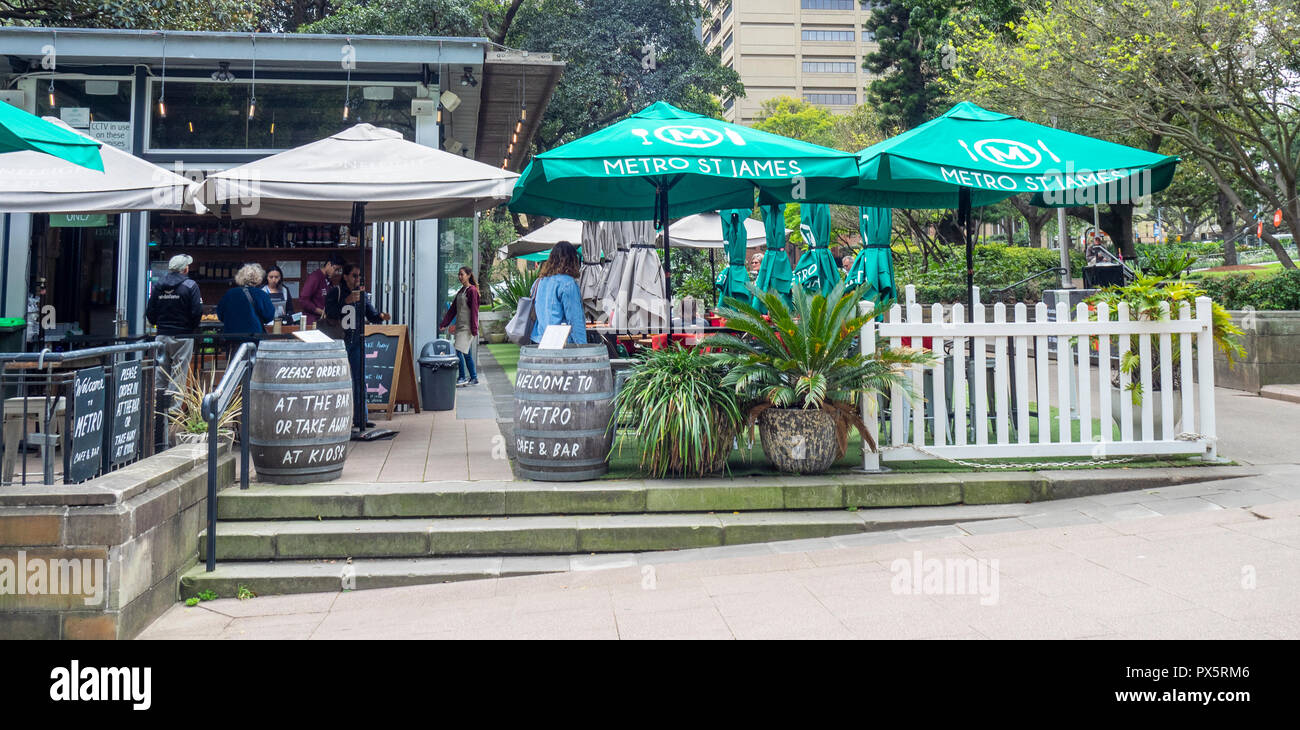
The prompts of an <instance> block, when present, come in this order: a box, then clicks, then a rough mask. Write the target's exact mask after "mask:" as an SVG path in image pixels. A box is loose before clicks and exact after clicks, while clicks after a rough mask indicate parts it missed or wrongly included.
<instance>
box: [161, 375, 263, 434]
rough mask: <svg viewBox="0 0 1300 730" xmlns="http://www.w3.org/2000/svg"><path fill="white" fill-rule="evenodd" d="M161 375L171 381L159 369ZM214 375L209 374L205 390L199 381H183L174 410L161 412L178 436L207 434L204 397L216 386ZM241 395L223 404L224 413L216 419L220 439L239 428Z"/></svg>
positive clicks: (241, 405) (170, 379) (168, 376)
mask: <svg viewBox="0 0 1300 730" xmlns="http://www.w3.org/2000/svg"><path fill="white" fill-rule="evenodd" d="M158 372H162V373H163V375H164V376H165V377H166V378H167V379H168V381H169V382H173V383H174V382H175V381H173V380H172V378H171V375H170V374H169V373H167V372H165V371H163V370H162V369H159V371H158ZM216 378H217V374H216V373H209V374H208V383H207V388H206V389H205V388H204V385H203V380H202V378H195V379H193V380H190V379H189V378H186V383H185V385H184V386H183V387H177V390H178V391H179V401H178V403H177V407H176V409H175V410H170V411H166V412H164V414H163V415H165V416H166V417H167V420H168V422H170V423H171V425H172V427H173V428H175V429H176V431H177V432H179V433H200V434H205V433H207V432H208V422H207V421H206V420H204V418H203V396H205V395H207V394H208V393H210V392H212V390H213V389H214V388H215V387H216ZM243 398H244V395H243V393H239V394H237V395H236V396H235V397H234V398H231V399H230V403H228V404H227V405H226V410H225V411H224V412H223V413H222V414H221V416H220V417H219V418H218V419H217V433H218V435H220V436H222V437H229V436H230V435H231V434H232V433H234V428H235V427H237V426H238V425H239V414H240V413H241V409H242V408H243Z"/></svg>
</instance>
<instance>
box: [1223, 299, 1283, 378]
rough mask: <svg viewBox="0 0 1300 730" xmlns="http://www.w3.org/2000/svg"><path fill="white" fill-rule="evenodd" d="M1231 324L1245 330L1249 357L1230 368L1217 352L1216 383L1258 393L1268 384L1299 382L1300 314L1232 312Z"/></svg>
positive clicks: (1242, 340) (1244, 340)
mask: <svg viewBox="0 0 1300 730" xmlns="http://www.w3.org/2000/svg"><path fill="white" fill-rule="evenodd" d="M1231 314H1232V323H1233V324H1235V325H1237V326H1238V327H1240V328H1241V329H1242V332H1243V334H1242V337H1241V344H1242V346H1243V347H1245V348H1246V356H1245V357H1244V358H1243V359H1241V360H1240V361H1238V362H1236V363H1234V364H1233V365H1232V366H1231V367H1229V365H1228V360H1227V358H1226V357H1225V356H1224V355H1223V353H1222V352H1219V351H1218V349H1216V350H1215V351H1214V384H1215V385H1217V386H1219V387H1221V388H1234V389H1237V390H1246V391H1250V392H1252V393H1258V392H1259V390H1260V388H1263V387H1264V386H1266V385H1278V384H1283V383H1300V357H1296V353H1297V352H1300V312H1297V311H1290V310H1282V311H1270V312H1251V311H1239V310H1238V311H1233V312H1231Z"/></svg>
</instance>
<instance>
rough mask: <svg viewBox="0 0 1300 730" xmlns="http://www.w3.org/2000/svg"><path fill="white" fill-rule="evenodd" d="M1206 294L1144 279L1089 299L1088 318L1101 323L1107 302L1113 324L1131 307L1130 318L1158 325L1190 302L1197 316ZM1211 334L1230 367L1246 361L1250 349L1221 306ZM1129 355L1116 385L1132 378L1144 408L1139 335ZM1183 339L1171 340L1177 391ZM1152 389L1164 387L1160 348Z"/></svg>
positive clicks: (1214, 309)
mask: <svg viewBox="0 0 1300 730" xmlns="http://www.w3.org/2000/svg"><path fill="white" fill-rule="evenodd" d="M1205 295H1206V293H1205V290H1204V289H1202V288H1200V287H1198V286H1196V285H1195V284H1193V283H1192V282H1190V281H1186V280H1178V281H1164V280H1162V279H1161V278H1160V277H1158V276H1140V277H1138V278H1137V279H1136V280H1135V281H1133V282H1131V283H1129V284H1126V285H1124V286H1112V287H1107V288H1105V289H1102V290H1101V291H1099V292H1097V293H1096V294H1094V295H1093V296H1091V297H1089V298H1088V299H1085V300H1084V302H1085V303H1086V304H1087V305H1088V316H1089V318H1090V319H1092V320H1093V321H1096V320H1097V305H1098V304H1100V303H1102V302H1105V304H1106V305H1107V307H1108V308H1109V310H1110V314H1109V318H1110V320H1111V321H1118V319H1119V305H1120V304H1121V303H1123V304H1127V305H1128V309H1129V318H1130V319H1136V320H1144V321H1151V322H1158V321H1164V320H1168V319H1169V318H1170V317H1171V316H1172V317H1177V316H1178V311H1179V309H1180V308H1181V306H1182V304H1183V303H1184V302H1186V303H1187V304H1188V305H1189V306H1191V308H1192V313H1193V315H1194V314H1195V312H1196V299H1197V298H1198V297H1203V296H1205ZM1162 304H1168V305H1169V312H1168V313H1166V312H1165V311H1164V309H1163V308H1162V307H1161V305H1162ZM1210 334H1211V335H1212V336H1213V338H1214V346H1215V348H1216V349H1217V350H1219V351H1220V352H1222V353H1223V355H1224V357H1225V358H1226V359H1227V361H1228V366H1229V367H1232V365H1233V364H1234V363H1235V362H1236V361H1237V360H1238V359H1240V358H1242V357H1245V355H1246V348H1244V347H1242V345H1241V335H1242V331H1241V329H1240V328H1238V327H1237V326H1236V325H1234V324H1233V323H1232V315H1231V314H1229V313H1228V310H1226V309H1224V308H1223V306H1222V305H1220V304H1219V303H1218V302H1213V303H1212V304H1211V306H1210ZM1128 337H1129V347H1128V352H1126V353H1124V355H1123V356H1122V357H1121V358H1120V362H1119V370H1118V372H1116V373H1115V375H1114V376H1113V381H1112V382H1113V383H1114V384H1116V385H1118V383H1119V373H1120V372H1124V373H1128V374H1129V375H1130V376H1131V377H1130V379H1129V383H1128V386H1127V390H1128V391H1129V392H1130V393H1132V397H1133V403H1134V404H1135V405H1141V403H1142V383H1141V380H1140V378H1139V377H1138V376H1139V375H1140V373H1139V372H1138V369H1139V368H1140V367H1141V366H1142V362H1141V356H1140V355H1139V351H1138V345H1139V340H1138V335H1129V336H1128ZM1096 339H1097V338H1095V337H1094V338H1092V340H1093V342H1092V343H1091V345H1092V348H1093V349H1094V350H1095V349H1097V343H1096ZM1180 339H1181V338H1179V337H1171V338H1170V355H1171V358H1170V359H1171V360H1172V362H1171V363H1170V364H1171V365H1173V366H1174V367H1173V371H1174V382H1173V385H1172V387H1173V388H1175V389H1177V388H1181V387H1182V370H1181V369H1180V368H1179V367H1178V364H1179V362H1180V360H1181V359H1182V352H1180V349H1181V348H1180V347H1179V340H1180ZM1151 386H1152V388H1154V389H1156V390H1160V389H1161V383H1160V352H1159V348H1153V350H1152V353H1151Z"/></svg>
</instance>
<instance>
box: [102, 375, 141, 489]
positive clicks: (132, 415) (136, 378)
mask: <svg viewBox="0 0 1300 730" xmlns="http://www.w3.org/2000/svg"><path fill="white" fill-rule="evenodd" d="M141 367H142V363H141V361H139V360H132V361H128V362H120V363H118V364H117V367H115V368H114V369H113V427H112V430H111V431H110V432H109V433H110V437H109V438H110V439H111V441H110V442H109V454H108V458H109V463H110V464H113V465H116V464H124V463H126V462H128V461H131V460H133V459H135V458H136V456H137V455H138V454H139V452H140V422H141V411H142V405H143V397H142V396H143V393H142V392H141V382H140V371H141Z"/></svg>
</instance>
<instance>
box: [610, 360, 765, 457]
mask: <svg viewBox="0 0 1300 730" xmlns="http://www.w3.org/2000/svg"><path fill="white" fill-rule="evenodd" d="M614 418H615V419H616V421H617V422H618V423H620V424H624V425H625V426H627V427H630V428H634V429H635V430H636V432H637V438H636V441H635V443H636V447H637V449H639V450H640V467H641V470H642V471H644V472H645V473H647V474H649V475H651V476H654V477H664V476H668V475H674V476H680V475H689V476H704V475H706V474H708V473H710V472H711V471H713V469H714V467H715V465H717V464H718V463H719V462H723V461H725V459H726V457H727V455H729V454H730V453H731V447H732V441H733V439H734V437H735V435H736V432H737V431H738V430H739V429H740V426H741V422H742V421H743V419H744V416H742V415H741V412H740V406H739V404H738V403H737V402H736V394H735V391H734V390H732V389H731V388H728V387H725V386H724V385H723V384H722V371H721V370H719V369H718V368H717V367H716V366H715V365H713V363H712V362H711V361H710V359H709V358H708V357H707V356H706V355H703V354H701V353H699V352H697V351H696V350H694V349H686V348H681V347H669V348H666V349H663V350H650V351H649V352H648V353H647V354H646V355H645V356H644V357H643V358H642V360H641V361H640V362H638V363H637V364H636V365H635V366H634V367H633V369H632V374H631V375H630V376H629V377H628V379H627V380H626V381H625V382H624V384H623V388H622V389H621V390H620V391H619V393H618V396H617V398H615V400H614ZM619 448H620V449H622V443H621V442H620V445H619Z"/></svg>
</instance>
